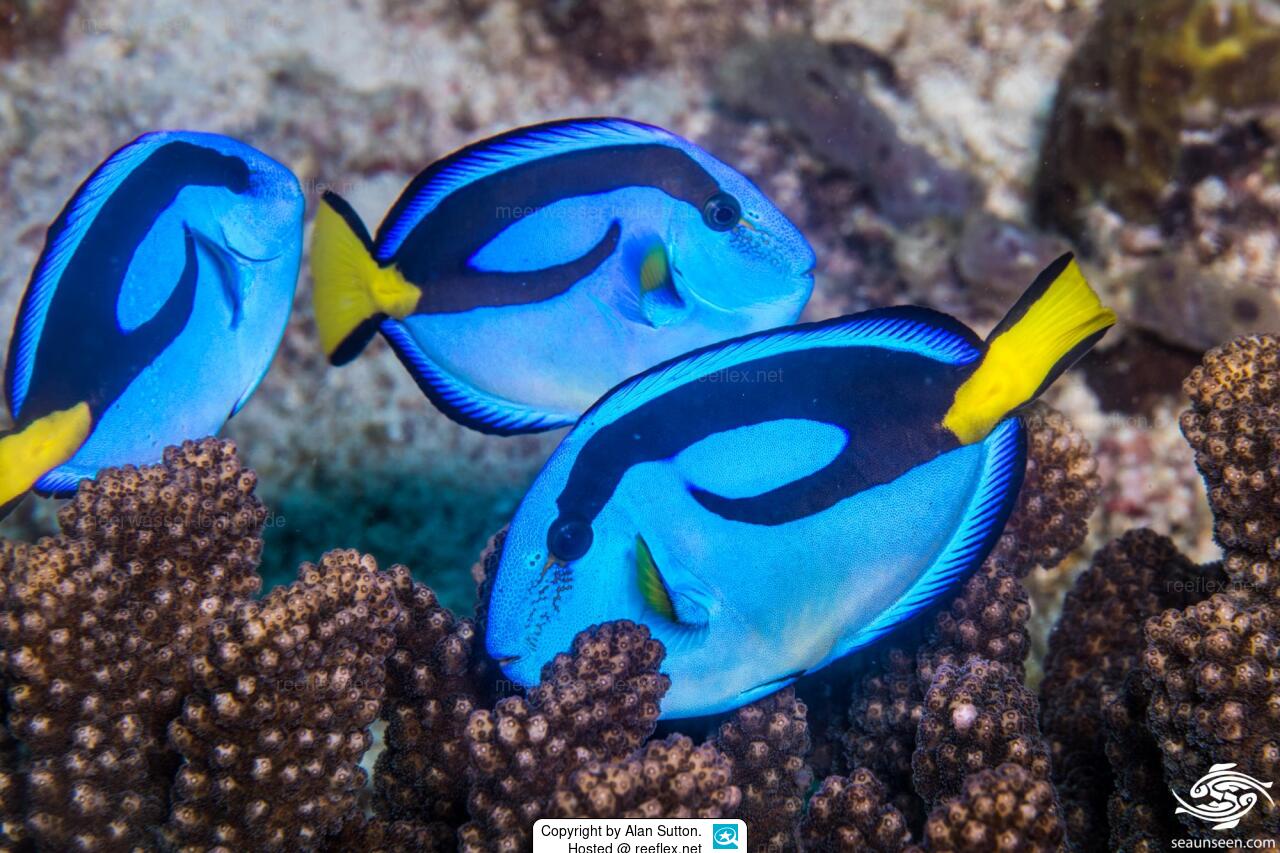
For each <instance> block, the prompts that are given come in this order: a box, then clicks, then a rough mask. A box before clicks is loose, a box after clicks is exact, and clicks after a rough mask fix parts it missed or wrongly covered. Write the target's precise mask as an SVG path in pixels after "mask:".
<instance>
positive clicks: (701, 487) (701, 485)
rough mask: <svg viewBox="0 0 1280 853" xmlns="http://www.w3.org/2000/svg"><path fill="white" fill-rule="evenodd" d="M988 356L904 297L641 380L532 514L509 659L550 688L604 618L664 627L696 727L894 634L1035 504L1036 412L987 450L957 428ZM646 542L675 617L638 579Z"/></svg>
mask: <svg viewBox="0 0 1280 853" xmlns="http://www.w3.org/2000/svg"><path fill="white" fill-rule="evenodd" d="M983 348H984V344H983V342H982V341H980V340H979V339H977V337H976V336H974V335H973V334H972V332H970V331H969V330H968V329H967V328H965V327H964V326H963V325H961V324H959V323H958V322H956V321H954V320H952V319H951V318H948V317H946V316H945V315H941V314H937V313H935V312H931V311H926V310H923V309H914V308H902V309H883V310H879V311H873V312H868V313H866V314H862V315H856V316H853V317H846V318H841V319H839V320H834V321H829V322H825V323H819V324H813V325H807V326H796V327H793V328H790V329H783V330H779V331H775V332H767V333H762V334H757V335H753V336H748V337H745V338H742V339H739V340H736V341H732V342H729V343H727V344H722V345H718V346H713V347H708V348H705V349H703V350H701V351H698V352H695V353H691V354H689V355H688V356H685V357H682V358H680V359H677V360H675V361H672V362H670V363H668V364H666V365H663V366H661V367H658V368H655V369H653V370H651V371H649V372H647V373H645V374H643V375H641V376H639V377H637V378H636V379H634V380H632V381H630V382H628V383H626V384H625V385H623V386H621V387H620V388H618V389H617V390H615V391H614V392H612V393H611V394H610V395H609V396H607V397H606V398H604V399H603V400H601V401H600V403H599V404H598V405H597V406H595V407H594V408H592V409H591V410H590V411H589V412H587V413H586V414H585V415H584V416H583V418H582V420H581V421H580V422H579V424H578V425H577V426H576V427H575V428H574V429H573V430H572V431H571V432H570V433H569V435H568V436H567V437H566V439H565V440H564V442H563V443H562V444H561V446H560V447H559V449H558V450H557V451H556V452H555V454H554V455H553V456H552V458H551V459H550V461H549V462H548V463H547V465H546V467H545V468H544V470H543V471H542V473H541V474H540V475H539V477H538V478H537V480H536V481H535V483H534V484H533V486H532V488H531V489H530V490H529V492H528V494H527V495H526V497H525V499H524V501H523V502H522V503H521V505H520V508H519V509H518V511H517V513H516V515H515V518H514V519H513V521H512V524H511V527H510V531H509V533H508V536H507V539H506V543H505V547H504V551H503V555H502V559H501V563H500V566H499V569H498V572H497V576H496V578H495V582H494V585H493V589H492V594H491V597H490V601H489V609H488V634H487V638H486V642H487V647H488V650H489V652H490V654H491V655H493V656H494V657H495V658H497V659H498V660H499V661H500V662H502V664H503V668H504V670H505V672H506V673H507V675H508V676H510V677H511V678H512V679H514V680H516V681H517V682H519V683H522V684H531V683H535V682H536V681H537V680H538V677H539V673H540V669H541V667H542V666H543V665H544V664H545V663H546V662H547V661H548V660H550V659H551V657H552V656H553V655H554V654H556V653H557V652H561V651H564V650H566V649H568V648H569V644H570V642H571V640H572V638H573V636H574V635H575V634H576V633H577V632H579V631H581V630H583V629H584V628H587V627H589V626H590V625H593V624H596V623H599V622H605V621H610V620H614V619H630V620H634V621H639V622H643V623H644V624H646V625H647V626H649V628H650V629H651V631H652V632H653V634H654V635H655V636H656V637H657V638H659V639H660V640H662V642H663V643H664V644H665V645H666V648H667V657H666V660H665V662H664V664H663V671H664V672H666V673H667V674H668V675H670V676H671V679H672V686H671V690H670V691H669V692H668V694H667V696H666V698H665V699H664V702H663V708H662V712H663V715H664V716H666V717H683V716H691V715H698V714H706V713H712V712H717V711H723V710H726V709H730V708H734V707H737V706H740V705H742V704H745V703H746V702H750V701H752V700H753V699H756V698H759V697H761V696H763V695H766V694H768V693H770V692H773V691H774V690H777V689H779V688H780V687H782V686H784V685H786V684H789V683H791V682H792V681H794V680H795V679H796V678H798V677H800V676H801V675H802V674H804V673H807V672H812V671H814V670H816V669H819V668H821V667H823V666H825V665H826V664H827V663H830V662H831V661H833V660H835V659H837V658H839V657H841V656H843V655H846V654H848V653H849V652H851V651H853V650H854V649H857V648H859V647H861V646H864V645H866V644H868V643H870V642H872V641H873V640H875V639H876V638H878V637H880V636H882V635H883V634H884V633H885V632H886V631H888V630H890V629H891V628H892V627H894V626H895V625H898V624H900V623H901V622H902V621H904V620H906V619H908V618H910V617H911V616H913V615H914V614H916V613H918V612H920V610H921V609H922V608H924V607H926V606H927V605H928V604H929V603H930V602H932V601H934V600H935V599H936V598H937V596H939V595H940V594H942V593H943V592H945V591H946V590H947V589H949V588H951V587H952V586H953V585H954V584H956V583H957V582H958V581H959V580H960V579H961V578H963V577H964V576H965V574H966V573H967V572H969V571H971V570H972V569H974V568H975V567H976V566H977V565H978V564H979V563H980V562H981V561H982V559H983V558H984V557H985V556H986V554H987V553H988V551H989V550H990V548H991V547H992V545H993V544H994V542H995V539H996V538H997V537H998V536H999V534H1000V531H1001V530H1002V528H1003V525H1004V523H1005V521H1006V519H1007V517H1008V514H1009V512H1010V511H1011V509H1012V506H1013V503H1014V500H1015V499H1016V496H1017V492H1018V488H1019V486H1020V484H1021V478H1022V472H1023V468H1024V465H1025V447H1024V442H1023V430H1022V426H1021V424H1020V422H1019V421H1018V420H1017V418H1008V419H1006V420H1004V421H1003V422H1001V423H1000V424H998V425H997V426H996V428H995V429H994V430H993V431H992V432H991V433H990V434H989V435H988V436H987V437H986V439H985V440H983V441H981V442H978V443H975V444H971V445H968V446H961V445H960V444H959V443H958V441H957V439H956V437H955V436H954V435H952V434H951V433H949V432H947V431H946V430H944V429H942V428H941V426H940V424H941V422H942V419H943V416H944V414H945V412H946V411H947V408H948V406H949V405H950V403H951V400H952V398H953V396H954V394H955V391H956V388H957V387H958V386H959V385H960V384H961V383H963V382H964V381H965V379H967V378H968V377H969V376H970V375H971V374H972V372H973V371H974V369H975V368H976V366H977V364H978V362H979V359H980V356H981V354H982V352H983ZM641 543H643V544H641ZM642 548H647V550H648V552H649V556H650V558H651V561H652V563H653V564H654V565H656V567H657V570H658V572H659V574H660V579H661V587H662V590H663V593H665V598H666V599H667V600H669V602H670V607H669V608H667V607H665V606H659V607H655V606H654V604H653V600H652V599H651V598H650V597H647V596H646V595H645V593H644V590H643V587H644V584H643V583H639V582H637V569H638V566H640V565H642V564H643V561H642V560H640V559H639V555H638V551H639V550H640V549H642ZM557 550H559V551H563V552H566V553H557Z"/></svg>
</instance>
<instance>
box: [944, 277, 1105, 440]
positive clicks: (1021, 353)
mask: <svg viewBox="0 0 1280 853" xmlns="http://www.w3.org/2000/svg"><path fill="white" fill-rule="evenodd" d="M1115 322H1116V315H1115V312H1113V311H1112V310H1111V309H1109V308H1106V307H1104V306H1103V305H1102V302H1101V301H1100V300H1099V299H1098V295H1097V294H1096V293H1094V291H1093V288H1091V287H1090V286H1089V283H1088V282H1087V281H1085V278H1084V275H1083V274H1082V273H1081V272H1080V267H1079V266H1078V265H1077V264H1076V262H1075V261H1074V260H1072V259H1071V258H1070V256H1064V257H1063V258H1060V259H1059V260H1058V261H1057V262H1055V263H1054V264H1053V265H1052V266H1050V267H1049V269H1048V270H1046V271H1045V272H1044V273H1042V275H1041V278H1040V279H1037V280H1036V282H1035V283H1034V284H1032V285H1031V287H1030V288H1029V289H1028V290H1027V292H1026V294H1024V295H1023V297H1022V298H1021V299H1020V300H1018V303H1017V304H1016V305H1015V306H1014V307H1013V309H1012V310H1011V311H1010V312H1009V315H1008V316H1007V317H1005V319H1004V320H1003V321H1002V322H1001V323H1000V325H999V326H997V327H996V330H995V331H994V332H992V335H991V338H990V339H989V341H988V344H987V351H986V353H985V354H984V355H983V357H982V361H981V363H980V364H979V365H978V368H977V369H976V370H975V371H974V372H973V374H972V375H971V376H970V377H969V378H968V379H967V380H966V381H965V382H964V384H963V385H961V386H960V388H959V389H958V390H957V391H956V395H955V399H954V400H953V401H952V404H951V408H950V409H949V410H948V411H947V414H946V417H945V418H944V419H943V422H942V425H943V426H944V427H946V428H947V429H949V430H950V431H951V432H952V433H954V434H955V436H956V438H958V439H959V440H960V443H961V444H973V443H975V442H978V441H981V440H982V439H983V438H985V437H986V436H987V434H988V433H989V432H991V429H992V428H993V427H994V426H995V425H996V424H997V423H999V422H1000V421H1001V420H1002V419H1003V418H1004V417H1005V416H1007V415H1008V414H1009V413H1010V412H1012V411H1014V410H1015V409H1017V408H1018V407H1020V406H1023V405H1025V404H1027V403H1029V402H1030V401H1031V400H1033V399H1034V398H1035V397H1036V396H1037V395H1039V394H1040V392H1041V391H1043V390H1044V389H1045V388H1046V387H1048V385H1049V383H1051V382H1052V381H1053V380H1054V379H1056V378H1057V377H1058V375H1059V374H1061V373H1062V371H1064V370H1066V369H1067V368H1068V367H1070V366H1071V365H1072V364H1074V363H1075V361H1076V360H1077V359H1078V358H1080V356H1082V355H1084V354H1085V352H1087V351H1088V350H1089V348H1090V347H1091V346H1093V344H1094V343H1096V342H1097V341H1098V339H1099V338H1101V337H1102V334H1103V333H1104V332H1105V331H1106V330H1107V329H1108V328H1110V327H1111V326H1112V325H1114V324H1115Z"/></svg>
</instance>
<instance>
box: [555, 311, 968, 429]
mask: <svg viewBox="0 0 1280 853" xmlns="http://www.w3.org/2000/svg"><path fill="white" fill-rule="evenodd" d="M848 346H866V347H882V348H885V349H892V350H898V351H901V352H912V353H916V354H919V355H922V356H924V357H926V358H932V359H934V360H936V361H940V362H943V363H945V364H954V365H966V364H971V363H973V362H975V361H977V360H978V358H979V357H980V356H981V355H982V352H983V348H984V346H985V345H984V344H983V342H982V340H981V339H980V338H979V337H978V336H977V335H976V334H974V333H973V331H972V330H971V329H970V328H969V327H968V326H965V325H964V324H963V323H961V322H960V321H959V320H957V319H955V318H954V317H951V316H950V315H947V314H943V313H941V312H939V311H933V310H931V309H929V308H919V307H916V306H895V307H892V308H876V309H873V310H871V311H864V312H862V313H860V314H851V315H849V316H846V317H836V318H834V319H831V320H823V321H820V322H817V323H802V324H799V325H795V326H787V327H785V328H782V329H773V330H770V331H767V332H758V333H755V334H751V335H746V336H744V337H740V338H734V339H732V340H728V341H724V342H722V343H718V344H711V345H710V346H706V347H702V348H701V349H696V350H693V351H692V352H689V353H686V354H684V355H682V356H678V357H676V358H674V359H671V360H669V361H666V362H663V363H662V364H659V365H656V366H654V367H651V368H649V369H648V370H646V371H644V372H643V373H640V374H637V375H636V376H633V377H631V378H630V379H627V380H625V381H624V382H622V383H621V384H619V385H618V386H616V387H615V388H614V389H613V390H612V391H609V392H608V393H607V394H605V395H604V396H603V397H601V398H600V400H599V401H597V402H596V403H595V405H593V406H592V407H591V408H590V409H588V410H587V411H586V413H585V414H583V416H582V418H581V419H580V421H579V422H580V423H584V424H585V423H588V422H593V423H594V422H599V423H610V422H612V421H614V420H616V419H617V418H619V417H621V416H622V415H623V414H626V413H627V412H629V411H631V410H633V409H636V408H638V407H640V406H641V405H643V404H644V403H646V402H648V401H650V400H652V399H654V398H655V397H658V396H661V395H662V394H664V393H666V392H667V391H669V390H671V389H672V388H675V387H677V386H680V385H684V384H687V383H689V382H694V381H697V380H698V379H700V378H702V377H704V376H710V375H712V374H714V373H716V372H718V371H721V370H726V369H729V368H733V367H737V366H739V365H741V364H743V363H744V362H747V361H753V360H755V359H759V358H766V357H768V356H773V355H779V354H781V353H787V352H795V351H798V350H804V349H810V348H817V347H848Z"/></svg>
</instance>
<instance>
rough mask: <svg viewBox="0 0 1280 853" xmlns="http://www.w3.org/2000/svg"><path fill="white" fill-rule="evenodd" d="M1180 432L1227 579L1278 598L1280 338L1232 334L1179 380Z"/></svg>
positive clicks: (1260, 594) (1267, 597) (1255, 592)
mask: <svg viewBox="0 0 1280 853" xmlns="http://www.w3.org/2000/svg"><path fill="white" fill-rule="evenodd" d="M1183 388H1184V390H1185V391H1186V393H1187V396H1189V397H1190V398H1191V408H1190V410H1188V411H1187V412H1186V413H1185V414H1184V415H1183V417H1182V431H1183V433H1184V434H1185V435H1186V437H1187V441H1188V442H1190V444H1191V447H1192V448H1193V449H1194V450H1195V454H1196V465H1197V466H1198V467H1199V468H1200V472H1201V473H1202V474H1203V475H1204V478H1205V483H1206V484H1207V485H1208V488H1209V503H1210V505H1211V506H1212V507H1213V512H1214V522H1215V524H1214V532H1215V534H1216V536H1217V538H1218V541H1219V542H1220V543H1221V544H1222V547H1223V548H1224V549H1225V550H1226V552H1227V559H1226V562H1225V564H1224V568H1225V569H1226V572H1227V574H1228V575H1229V576H1230V577H1231V580H1232V581H1233V582H1234V583H1236V584H1238V585H1241V586H1243V587H1245V588H1247V590H1246V591H1248V592H1251V593H1252V594H1253V595H1254V596H1255V597H1256V598H1258V599H1259V600H1270V601H1271V602H1273V603H1280V338H1275V337H1272V336H1266V337H1250V338H1242V339H1240V340H1237V341H1232V342H1231V343H1229V344H1226V345H1225V346H1223V347H1221V348H1219V349H1216V350H1214V351H1213V352H1211V353H1209V354H1208V355H1207V356H1205V360H1204V364H1203V365H1201V366H1200V367H1197V368H1196V369H1195V370H1193V371H1192V373H1191V375H1190V376H1189V377H1188V378H1187V381H1186V382H1185V383H1184V385H1183Z"/></svg>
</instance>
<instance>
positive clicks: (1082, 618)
mask: <svg viewBox="0 0 1280 853" xmlns="http://www.w3.org/2000/svg"><path fill="white" fill-rule="evenodd" d="M1193 572H1194V567H1193V566H1192V565H1191V563H1190V561H1188V560H1187V559H1186V558H1185V557H1183V556H1182V555H1181V554H1179V553H1178V551H1177V549H1176V548H1175V547H1174V545H1173V543H1172V542H1170V541H1169V540H1168V539H1166V538H1165V537H1163V536H1159V535H1157V534H1155V533H1152V532H1151V531H1148V530H1139V531H1134V532H1132V533H1129V534H1126V535H1125V536H1123V537H1121V538H1120V539H1118V540H1116V541H1114V542H1112V543H1111V544H1109V545H1108V546H1107V547H1105V548H1104V549H1103V550H1102V551H1101V552H1099V553H1098V554H1097V555H1096V556H1095V557H1094V561H1093V564H1092V566H1090V568H1089V569H1088V570H1087V571H1086V572H1084V573H1083V574H1082V575H1081V576H1080V577H1079V578H1078V579H1077V581H1076V584H1075V586H1074V587H1073V588H1072V590H1071V591H1070V592H1069V593H1068V595H1067V598H1066V601H1065V602H1064V603H1063V605H1062V615H1061V617H1060V618H1059V621H1058V625H1057V627H1056V629H1055V630H1054V633H1053V636H1052V638H1051V639H1050V643H1049V654H1048V656H1047V657H1046V659H1045V677H1044V681H1043V682H1042V683H1041V691H1042V695H1043V696H1044V697H1045V699H1044V701H1043V703H1042V705H1043V725H1044V731H1045V735H1046V736H1047V737H1048V738H1049V742H1050V745H1051V748H1052V754H1053V771H1054V774H1053V775H1054V781H1055V782H1056V783H1057V785H1058V791H1059V793H1060V794H1061V795H1062V799H1063V808H1064V811H1065V814H1066V817H1067V820H1068V825H1069V827H1070V831H1071V835H1072V837H1073V838H1100V837H1106V836H1107V828H1106V827H1107V821H1106V810H1107V800H1108V798H1109V794H1110V792H1111V788H1112V779H1111V771H1110V770H1109V768H1108V766H1107V762H1106V755H1105V748H1106V732H1105V730H1104V729H1103V727H1102V715H1103V705H1102V695H1103V692H1104V690H1108V689H1109V690H1111V691H1118V690H1119V689H1120V686H1121V684H1122V683H1123V682H1124V680H1125V677H1126V676H1127V675H1128V673H1129V672H1130V671H1131V670H1132V669H1133V668H1134V667H1135V666H1136V665H1137V663H1138V660H1139V656H1140V654H1141V652H1142V646H1143V639H1142V625H1143V622H1144V621H1145V620H1146V619H1147V618H1149V617H1151V616H1154V615H1156V614H1157V613H1159V612H1160V610H1161V608H1162V607H1163V606H1165V602H1166V600H1167V599H1165V598H1163V597H1162V591H1163V590H1170V589H1173V588H1175V587H1176V586H1178V585H1180V584H1181V581H1182V579H1183V578H1184V577H1189V576H1190V575H1191V574H1192V573H1193Z"/></svg>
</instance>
